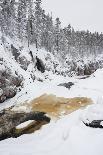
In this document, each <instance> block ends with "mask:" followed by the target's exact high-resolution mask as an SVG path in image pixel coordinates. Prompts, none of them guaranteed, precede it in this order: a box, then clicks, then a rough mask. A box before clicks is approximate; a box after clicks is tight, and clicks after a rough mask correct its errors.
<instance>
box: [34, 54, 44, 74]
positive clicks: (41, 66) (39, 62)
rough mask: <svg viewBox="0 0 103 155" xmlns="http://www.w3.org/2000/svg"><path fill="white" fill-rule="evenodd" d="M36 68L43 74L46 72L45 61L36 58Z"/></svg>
mask: <svg viewBox="0 0 103 155" xmlns="http://www.w3.org/2000/svg"><path fill="white" fill-rule="evenodd" d="M36 67H37V69H38V70H39V71H41V72H42V73H44V72H45V65H44V63H43V61H42V60H41V59H39V58H38V57H37V56H36Z"/></svg>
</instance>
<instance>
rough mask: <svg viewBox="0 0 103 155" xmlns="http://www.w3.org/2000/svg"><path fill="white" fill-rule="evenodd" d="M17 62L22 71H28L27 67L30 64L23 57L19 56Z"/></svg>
mask: <svg viewBox="0 0 103 155" xmlns="http://www.w3.org/2000/svg"><path fill="white" fill-rule="evenodd" d="M17 61H18V62H19V64H20V66H21V68H22V69H24V70H25V71H26V70H27V69H28V65H29V64H30V62H29V61H28V60H27V59H26V57H25V56H19V57H18V59H17Z"/></svg>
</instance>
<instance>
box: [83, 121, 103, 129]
mask: <svg viewBox="0 0 103 155" xmlns="http://www.w3.org/2000/svg"><path fill="white" fill-rule="evenodd" d="M102 122H103V120H93V121H92V122H89V123H86V122H83V123H84V124H85V125H86V126H88V127H91V128H103V123H102Z"/></svg>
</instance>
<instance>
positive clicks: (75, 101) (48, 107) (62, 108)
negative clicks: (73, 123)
mask: <svg viewBox="0 0 103 155" xmlns="http://www.w3.org/2000/svg"><path fill="white" fill-rule="evenodd" d="M90 104H93V101H92V100H91V99H90V98H86V97H75V98H63V97H56V96H55V95H47V94H44V95H42V96H40V97H38V98H36V99H34V100H32V101H31V102H30V104H29V106H30V107H31V109H32V110H33V111H41V112H45V113H47V114H48V115H49V116H51V117H59V116H61V115H66V114H69V113H71V112H73V111H75V110H78V109H80V108H83V107H86V106H87V105H90Z"/></svg>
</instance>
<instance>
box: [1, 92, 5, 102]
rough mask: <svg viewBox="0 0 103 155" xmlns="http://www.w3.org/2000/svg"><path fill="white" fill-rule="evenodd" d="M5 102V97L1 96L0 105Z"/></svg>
mask: <svg viewBox="0 0 103 155" xmlns="http://www.w3.org/2000/svg"><path fill="white" fill-rule="evenodd" d="M5 100H6V96H5V95H4V94H3V95H1V96H0V103H3V102H4V101H5Z"/></svg>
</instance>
